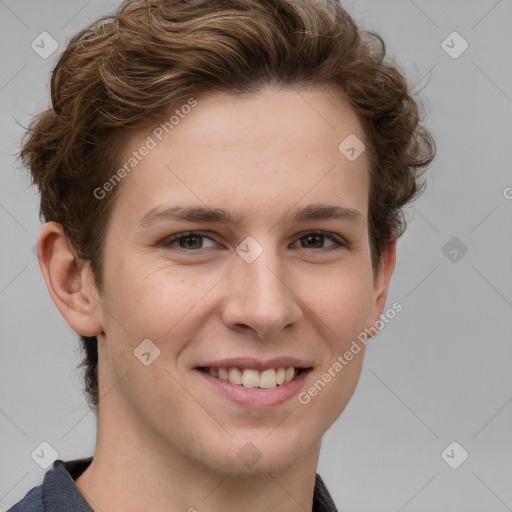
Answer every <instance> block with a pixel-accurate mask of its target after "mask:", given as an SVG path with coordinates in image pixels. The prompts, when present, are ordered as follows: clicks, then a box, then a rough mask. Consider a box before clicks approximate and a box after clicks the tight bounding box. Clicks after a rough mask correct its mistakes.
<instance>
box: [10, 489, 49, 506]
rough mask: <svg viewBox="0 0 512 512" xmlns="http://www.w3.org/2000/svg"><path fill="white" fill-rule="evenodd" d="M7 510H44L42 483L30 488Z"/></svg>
mask: <svg viewBox="0 0 512 512" xmlns="http://www.w3.org/2000/svg"><path fill="white" fill-rule="evenodd" d="M7 512H44V506H43V484H41V485H38V486H37V487H33V488H32V489H30V491H28V492H27V494H26V495H25V497H24V498H23V499H21V500H20V501H18V503H16V504H15V505H13V506H12V507H11V508H10V509H9V510H8V511H7Z"/></svg>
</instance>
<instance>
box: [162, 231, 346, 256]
mask: <svg viewBox="0 0 512 512" xmlns="http://www.w3.org/2000/svg"><path fill="white" fill-rule="evenodd" d="M310 235H321V236H323V237H324V238H325V239H329V240H331V241H333V242H334V243H335V244H336V245H334V246H332V247H329V248H327V249H311V251H312V252H314V253H317V252H329V251H337V250H340V249H344V248H348V247H349V244H348V243H346V242H344V241H343V240H342V239H340V238H338V237H337V236H335V235H333V234H331V233H328V232H326V231H305V232H303V233H300V234H299V236H298V238H297V240H300V239H301V238H304V237H306V236H310ZM189 236H198V237H203V238H209V239H210V240H212V241H214V242H215V240H213V238H212V237H211V236H209V234H208V233H207V232H205V231H185V232H183V233H178V234H176V235H174V236H173V237H172V238H167V239H165V240H164V241H163V242H162V244H161V245H162V246H163V247H165V248H168V247H170V246H171V245H172V244H173V243H174V242H177V241H179V240H181V239H182V238H187V237H189ZM177 249H178V250H179V251H182V252H186V253H194V252H199V251H201V249H202V248H200V249H183V248H182V247H178V248H177ZM302 249H307V247H302Z"/></svg>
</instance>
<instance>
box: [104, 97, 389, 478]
mask: <svg viewBox="0 0 512 512" xmlns="http://www.w3.org/2000/svg"><path fill="white" fill-rule="evenodd" d="M155 128H156V126H154V127H152V128H150V129H148V130H141V131H139V132H137V134H136V136H134V137H132V138H131V139H130V140H129V141H128V145H127V149H126V152H125V154H124V155H123V156H122V161H123V162H124V161H126V160H128V158H130V156H132V155H133V151H138V150H139V148H140V147H141V146H142V145H144V144H145V143H146V142H147V141H148V139H147V137H148V136H150V137H151V138H152V139H153V140H154V142H155V143H156V144H155V147H153V148H152V149H150V151H149V152H148V154H147V155H146V156H144V157H143V158H141V159H140V162H138V164H137V165H136V167H134V168H133V170H132V171H131V172H130V173H129V174H128V175H127V176H126V177H125V178H124V180H123V181H122V183H121V184H120V185H118V186H119V190H118V191H117V192H118V194H119V195H118V197H117V198H116V201H115V203H114V208H113V211H112V214H111V217H110V220H109V224H108V229H107V235H106V240H105V246H104V249H105V253H104V254H105V259H104V289H103V294H102V296H101V304H102V306H103V309H102V325H103V330H104V333H105V334H104V335H100V336H99V337H98V341H99V351H100V354H99V358H100V386H101V387H102V389H103V393H105V391H106V390H107V389H111V388H112V387H113V386H115V389H116V392H115V393H113V394H112V395H111V397H110V401H107V399H105V400H102V401H101V402H100V412H99V416H100V419H101V417H102V414H103V412H102V407H104V408H106V407H110V408H115V409H116V413H118V414H123V415H126V417H128V418H130V421H131V422H133V424H135V425H136V426H137V429H138V432H140V434H141V435H144V436H146V439H152V440H153V442H155V443H158V446H159V448H160V449H161V450H164V451H168V452H169V453H172V454H174V455H176V454H179V456H181V457H183V459H184V460H189V461H194V462H195V463H197V464H202V465H204V466H206V467H208V468H212V469H215V470H218V471H222V472H234V473H246V474H250V473H251V472H260V471H280V470H283V469H284V468H287V467H290V466H292V465H293V464H295V463H296V462H297V461H299V460H300V459H301V458H302V457H304V456H306V454H307V453H308V452H309V451H310V450H311V449H312V448H313V447H315V446H318V442H319V439H320V438H321V436H322V435H323V434H324V432H325V431H326V430H327V429H328V428H329V426H330V425H331V424H332V423H333V422H334V421H335V420H336V419H337V418H338V416H339V415H340V413H341V412H342V411H343V409H344V408H345V406H346V405H347V403H348V402H349V400H350V398H351V396H352V394H353V392H354V389H355V387H356V384H357V381H358V378H359V374H360V371H361V365H362V362H363V353H364V345H363V346H362V349H361V351H360V352H359V353H358V354H357V355H354V357H353V359H352V360H351V361H349V362H348V361H347V362H346V363H347V364H346V365H343V369H342V370H341V371H339V370H338V371H336V370H333V365H334V364H335V362H336V361H339V359H338V358H339V357H343V355H344V354H345V352H346V351H347V350H349V348H350V346H351V344H352V342H353V340H355V339H356V337H357V335H358V334H359V333H360V332H361V331H362V330H364V328H365V327H367V326H369V325H371V324H372V323H373V322H374V321H375V320H376V319H378V317H379V314H380V313H381V312H382V307H383V303H382V289H381V288H382V286H381V288H378V287H377V284H376V282H377V281H376V280H374V275H373V273H372V267H371V258H370V246H369V241H368V229H367V216H368V187H369V175H368V165H369V162H368V159H367V155H366V153H363V154H361V155H360V156H359V158H357V159H356V160H354V161H351V160H349V159H348V158H346V156H345V155H344V154H342V153H341V152H340V150H339V149H338V146H339V144H340V143H341V142H342V141H343V140H344V139H345V138H346V137H347V136H348V135H350V134H355V135H356V136H357V137H358V138H359V139H360V140H361V141H365V135H364V132H363V129H362V127H361V125H360V123H359V121H358V119H357V117H356V115H355V114H354V113H353V111H352V110H351V109H350V108H349V107H347V106H346V105H345V103H344V102H343V100H342V98H341V97H340V96H339V95H334V94H333V93H332V92H330V91H327V90H324V89H309V90H306V89H298V90H293V89H284V90H280V91H276V90H270V89H268V90H265V91H261V92H260V93H258V94H254V95H247V96H237V97H234V96H232V95H229V94H227V93H215V94H210V95H208V96H204V97H200V98H197V105H196V106H195V107H194V108H193V109H191V111H190V112H189V113H188V114H187V115H186V116H183V118H181V117H180V121H179V123H178V124H176V125H175V126H174V127H173V129H172V131H169V134H165V133H164V135H165V136H163V137H161V138H162V140H161V141H160V140H159V138H157V137H156V136H155V133H158V134H160V131H161V130H160V131H156V132H155V131H153V130H154V129H155ZM160 135H161V134H160ZM150 145H153V144H150ZM336 208H337V209H338V210H335V209H336ZM187 209H189V210H188V216H187ZM191 209H194V211H195V216H192V213H194V211H192V210H191ZM198 209H205V210H215V211H216V213H217V214H218V213H219V212H220V213H222V214H224V217H222V216H220V217H219V216H218V215H217V217H216V216H214V215H211V213H210V214H209V215H205V214H204V213H203V214H199V213H198V212H199V210H198ZM315 212H316V214H315ZM325 212H327V213H329V215H327V216H326V215H325ZM333 212H334V213H336V212H337V213H338V215H331V214H332V213H333ZM322 213H323V214H324V215H321V214H322ZM181 214H183V218H180V216H181ZM226 215H229V216H230V217H231V218H227V217H226ZM322 217H325V218H322ZM190 232H193V233H190ZM381 284H382V283H381ZM384 285H385V286H384V287H387V283H384ZM377 296H379V297H380V298H378V297H377ZM384 300H385V298H384ZM144 340H146V341H144ZM147 340H150V341H147ZM143 341H144V343H143V344H142V345H141V343H142V342H143ZM141 354H144V355H142V356H141ZM229 359H232V361H226V360H229ZM145 363H146V364H145ZM295 366H296V367H302V368H303V369H306V371H301V373H300V374H299V375H298V376H297V377H295V378H294V379H293V380H292V381H291V382H289V383H281V384H279V385H277V386H275V387H272V384H273V382H272V377H273V374H272V371H270V372H264V374H265V375H263V374H258V373H256V372H254V370H255V369H259V370H265V369H272V368H274V369H275V368H279V367H284V368H288V367H295ZM203 367H209V368H216V369H217V373H221V374H222V375H224V373H223V371H222V370H219V369H218V368H219V367H224V368H228V369H229V368H230V367H231V368H235V367H237V368H242V371H243V369H244V368H246V369H248V370H253V371H252V372H250V371H249V372H244V373H245V375H244V373H242V372H241V373H240V374H238V373H237V371H236V370H230V371H229V374H228V378H229V379H232V380H236V379H237V378H238V375H240V376H241V378H242V379H244V382H246V383H247V385H248V387H245V386H240V385H237V384H231V383H229V382H226V381H224V380H222V379H221V378H220V377H216V376H215V373H216V370H215V369H213V370H212V374H213V375H210V374H209V373H207V372H205V371H203V370H201V369H199V368H203ZM329 369H331V371H330V372H329ZM290 372H292V373H293V370H291V371H290V370H289V371H288V376H290V375H291V374H292V373H290ZM283 373H285V375H286V372H282V371H280V370H277V372H276V376H277V377H278V378H280V379H282V374H283ZM326 373H330V375H331V379H329V382H327V383H325V381H326V380H327V378H325V377H324V378H323V382H324V386H319V385H318V384H317V392H316V393H314V392H312V393H308V390H309V389H310V388H311V387H312V386H314V384H315V382H317V381H318V380H319V379H320V380H322V376H323V375H325V374H326ZM262 375H263V376H262ZM280 375H281V377H279V376H280ZM255 376H256V378H257V377H258V376H259V377H260V379H261V381H259V382H260V383H261V385H262V386H267V385H269V386H270V387H269V388H265V387H262V388H258V387H257V388H250V387H249V386H250V385H251V384H250V382H251V378H254V377H255ZM267 378H268V379H269V381H266V379H267ZM268 382H269V383H268ZM274 384H275V382H274ZM299 396H300V397H301V398H302V399H299ZM307 397H309V399H308V398H307ZM107 404H108V405H107ZM249 442H250V443H252V445H248V444H247V443H249ZM240 450H242V451H240ZM244 450H245V451H247V450H249V451H250V452H252V451H253V452H255V453H259V454H260V455H261V458H260V460H259V461H258V462H257V463H256V464H254V465H249V464H244V463H243V460H242V459H243V457H240V454H242V455H243V454H244V453H245V451H244Z"/></svg>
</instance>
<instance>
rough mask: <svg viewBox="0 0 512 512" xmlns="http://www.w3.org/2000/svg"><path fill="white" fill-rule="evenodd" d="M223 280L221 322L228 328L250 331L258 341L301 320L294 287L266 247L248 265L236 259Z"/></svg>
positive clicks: (281, 263)
mask: <svg viewBox="0 0 512 512" xmlns="http://www.w3.org/2000/svg"><path fill="white" fill-rule="evenodd" d="M267 245H269V244H267ZM226 278H227V282H226V283H225V290H226V301H225V302H224V304H225V306H224V308H223V311H222V319H223V321H224V324H225V325H226V326H227V327H228V328H230V329H232V330H235V331H239V332H247V331H251V332H252V333H256V335H257V336H258V338H260V339H266V338H277V337H278V336H279V335H280V334H282V333H281V331H283V330H284V329H285V328H288V329H290V328H292V326H294V325H296V324H297V323H298V322H299V320H300V318H301V317H302V309H301V307H300V300H299V297H298V296H297V292H296V291H295V290H294V287H296V283H295V286H294V282H293V278H292V277H291V273H290V271H289V269H287V268H286V265H285V262H284V260H283V258H282V257H281V256H279V254H277V252H276V250H272V249H270V247H269V246H268V247H267V246H265V247H264V250H263V253H262V254H260V256H258V258H256V259H255V260H254V261H252V262H251V263H248V262H247V261H245V260H244V259H243V258H241V257H238V256H237V259H236V260H235V263H234V267H233V268H232V270H231V271H230V272H229V273H228V274H227V276H226Z"/></svg>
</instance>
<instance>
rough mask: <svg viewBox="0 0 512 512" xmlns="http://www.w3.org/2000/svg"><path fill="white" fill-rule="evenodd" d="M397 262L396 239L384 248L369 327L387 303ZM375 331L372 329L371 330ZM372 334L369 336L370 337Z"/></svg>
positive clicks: (374, 285) (374, 282) (376, 320)
mask: <svg viewBox="0 0 512 512" xmlns="http://www.w3.org/2000/svg"><path fill="white" fill-rule="evenodd" d="M395 262H396V239H394V240H393V241H392V242H390V243H389V244H388V245H387V246H386V248H385V249H384V251H383V253H382V256H381V259H380V262H379V267H378V269H377V274H376V275H375V277H374V279H373V305H372V310H371V313H370V324H369V325H368V326H367V327H370V326H374V325H375V324H376V323H377V322H378V320H380V315H381V314H382V312H383V310H384V306H385V305H386V297H387V295H388V288H389V282H390V280H391V276H392V274H393V270H394V269H395ZM372 331H374V329H371V330H370V332H372ZM372 336H373V335H372ZM372 336H370V335H369V336H368V337H369V338H370V337H372Z"/></svg>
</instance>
